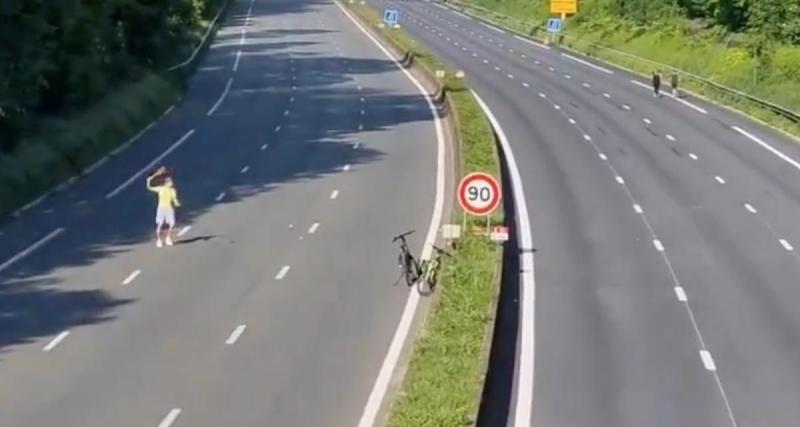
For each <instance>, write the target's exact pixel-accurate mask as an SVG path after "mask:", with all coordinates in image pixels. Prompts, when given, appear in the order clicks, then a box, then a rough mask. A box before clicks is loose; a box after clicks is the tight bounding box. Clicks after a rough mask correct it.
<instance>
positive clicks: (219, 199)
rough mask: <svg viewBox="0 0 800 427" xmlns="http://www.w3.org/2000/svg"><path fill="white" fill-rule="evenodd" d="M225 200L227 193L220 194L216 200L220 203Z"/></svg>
mask: <svg viewBox="0 0 800 427" xmlns="http://www.w3.org/2000/svg"><path fill="white" fill-rule="evenodd" d="M224 198H225V192H224V191H223V192H222V193H219V195H218V196H217V198H216V199H215V200H216V201H218V202H219V201H222V199H224Z"/></svg>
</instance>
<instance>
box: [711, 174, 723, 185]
mask: <svg viewBox="0 0 800 427" xmlns="http://www.w3.org/2000/svg"><path fill="white" fill-rule="evenodd" d="M714 179H716V180H717V182H718V183H720V184H724V183H725V180H724V179H722V177H721V176H719V175H717V176H715V177H714Z"/></svg>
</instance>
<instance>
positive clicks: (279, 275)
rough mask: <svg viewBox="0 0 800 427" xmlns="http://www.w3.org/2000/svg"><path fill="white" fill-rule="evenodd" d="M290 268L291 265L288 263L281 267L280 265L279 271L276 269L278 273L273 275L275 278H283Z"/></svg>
mask: <svg viewBox="0 0 800 427" xmlns="http://www.w3.org/2000/svg"><path fill="white" fill-rule="evenodd" d="M290 268H292V267H291V266H288V265H284V266H283V267H281V269H280V271H278V274H276V275H275V280H283V278H284V277H286V273H288V272H289V269H290Z"/></svg>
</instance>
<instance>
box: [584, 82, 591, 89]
mask: <svg viewBox="0 0 800 427" xmlns="http://www.w3.org/2000/svg"><path fill="white" fill-rule="evenodd" d="M583 87H585V88H590V87H592V85H590V84H589V83H586V82H584V83H583Z"/></svg>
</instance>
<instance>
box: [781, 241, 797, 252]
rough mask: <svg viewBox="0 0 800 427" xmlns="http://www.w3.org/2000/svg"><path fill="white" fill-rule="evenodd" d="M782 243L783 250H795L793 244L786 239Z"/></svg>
mask: <svg viewBox="0 0 800 427" xmlns="http://www.w3.org/2000/svg"><path fill="white" fill-rule="evenodd" d="M780 242H781V246H783V248H784V249H786V250H787V251H789V252H791V251H793V250H794V248H793V247H792V245H791V243H789V242H788V241H787V240H786V239H781V240H780Z"/></svg>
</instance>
